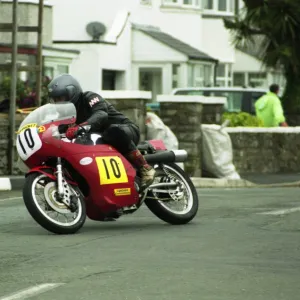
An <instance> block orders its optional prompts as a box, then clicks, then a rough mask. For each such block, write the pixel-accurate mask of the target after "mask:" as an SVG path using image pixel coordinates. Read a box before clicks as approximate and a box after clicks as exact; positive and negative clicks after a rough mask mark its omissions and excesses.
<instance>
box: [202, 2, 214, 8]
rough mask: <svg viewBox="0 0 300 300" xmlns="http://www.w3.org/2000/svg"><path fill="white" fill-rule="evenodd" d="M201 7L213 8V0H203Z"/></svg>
mask: <svg viewBox="0 0 300 300" xmlns="http://www.w3.org/2000/svg"><path fill="white" fill-rule="evenodd" d="M203 8H204V9H213V8H214V1H213V0H203Z"/></svg>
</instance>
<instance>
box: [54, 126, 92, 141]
mask: <svg viewBox="0 0 300 300" xmlns="http://www.w3.org/2000/svg"><path fill="white" fill-rule="evenodd" d="M69 126H70V124H60V125H58V126H57V127H55V128H53V130H52V136H53V137H54V138H58V139H62V138H65V137H66V132H67V130H68V128H69ZM90 129H91V125H84V126H80V127H79V130H78V133H77V136H79V135H85V134H86V133H88V132H89V131H90Z"/></svg>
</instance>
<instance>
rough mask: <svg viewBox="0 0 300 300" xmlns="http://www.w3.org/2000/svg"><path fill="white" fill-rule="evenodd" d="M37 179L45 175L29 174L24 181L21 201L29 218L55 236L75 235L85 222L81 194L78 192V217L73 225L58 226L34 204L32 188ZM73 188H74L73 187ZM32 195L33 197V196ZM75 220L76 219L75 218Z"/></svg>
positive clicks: (84, 210)
mask: <svg viewBox="0 0 300 300" xmlns="http://www.w3.org/2000/svg"><path fill="white" fill-rule="evenodd" d="M39 177H41V178H42V177H46V175H41V174H39V173H32V174H29V175H28V176H27V178H26V180H25V184H24V188H23V200H24V203H25V206H26V208H27V210H28V212H29V214H30V215H31V217H32V218H33V219H34V220H35V221H36V222H37V223H38V224H39V225H40V226H42V227H43V228H44V229H46V230H48V231H50V232H52V233H55V234H74V233H76V232H77V231H78V230H79V229H80V228H81V227H82V226H83V225H84V223H85V220H86V207H85V202H84V199H83V197H82V194H81V193H80V192H79V191H77V192H79V194H80V196H79V198H78V202H79V203H78V205H79V207H80V216H79V217H78V220H77V222H76V223H75V224H72V225H70V226H63V225H60V224H56V223H54V221H51V220H50V219H49V218H47V217H46V216H45V214H44V213H42V212H41V208H40V207H38V206H37V204H36V200H35V199H36V198H35V197H36V195H35V193H34V188H35V186H34V185H35V184H36V181H37V180H38V178H39ZM73 188H74V187H73ZM33 193H34V195H33ZM76 219H77V218H76Z"/></svg>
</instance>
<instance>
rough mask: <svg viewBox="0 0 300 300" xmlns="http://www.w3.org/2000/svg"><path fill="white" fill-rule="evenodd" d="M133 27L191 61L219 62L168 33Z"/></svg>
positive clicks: (142, 26) (141, 26)
mask: <svg viewBox="0 0 300 300" xmlns="http://www.w3.org/2000/svg"><path fill="white" fill-rule="evenodd" d="M132 27H133V28H134V29H137V30H139V31H141V32H143V33H145V34H147V35H149V36H151V37H152V38H153V39H155V40H157V41H159V42H161V43H163V44H165V45H167V46H169V47H171V48H173V49H174V50H177V51H178V52H181V53H183V54H185V55H187V56H188V57H189V59H195V60H204V61H211V62H218V59H216V58H213V57H211V56H209V55H208V54H206V53H204V52H202V51H200V50H198V49H196V48H194V47H192V46H190V45H188V44H186V43H184V42H182V41H181V40H179V39H177V38H175V37H173V36H172V35H170V34H168V33H165V32H162V31H161V30H160V29H159V28H158V27H153V26H147V25H146V26H145V25H137V24H132Z"/></svg>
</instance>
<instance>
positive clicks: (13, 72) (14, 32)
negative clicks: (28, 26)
mask: <svg viewBox="0 0 300 300" xmlns="http://www.w3.org/2000/svg"><path fill="white" fill-rule="evenodd" d="M12 15H13V16H12V22H13V23H12V27H13V28H12V29H13V30H12V52H11V86H10V105H9V140H8V149H9V152H8V167H9V173H10V174H12V173H13V166H14V145H15V126H16V125H15V124H16V121H15V116H16V101H15V99H16V98H17V97H16V94H17V93H16V92H17V91H16V90H17V55H18V43H17V34H18V0H14V2H13V10H12Z"/></svg>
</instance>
